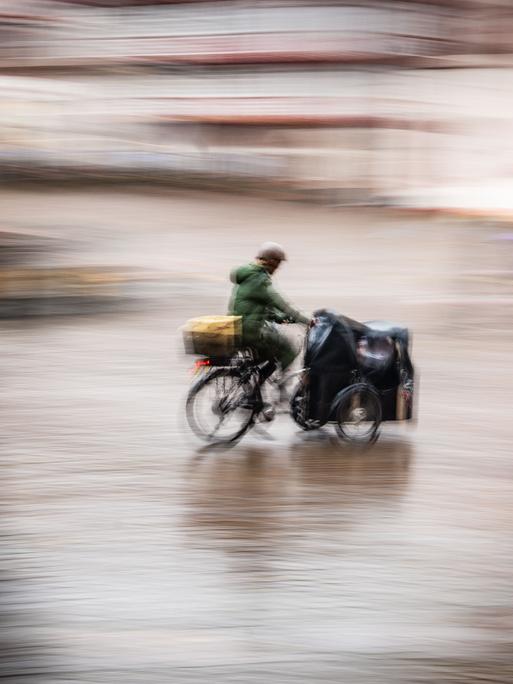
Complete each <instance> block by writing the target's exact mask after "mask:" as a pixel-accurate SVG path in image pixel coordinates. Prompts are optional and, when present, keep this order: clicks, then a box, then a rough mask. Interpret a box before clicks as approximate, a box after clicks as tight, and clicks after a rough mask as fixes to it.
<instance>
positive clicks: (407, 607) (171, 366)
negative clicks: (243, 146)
mask: <svg viewBox="0 0 513 684" xmlns="http://www.w3.org/2000/svg"><path fill="white" fill-rule="evenodd" d="M2 207H3V212H4V218H5V220H6V221H9V222H10V226H11V227H12V225H13V223H16V225H17V226H18V228H19V227H21V226H25V227H26V228H27V229H28V228H30V230H32V231H36V232H39V233H40V234H41V235H44V236H47V237H53V238H59V239H64V238H66V239H74V240H75V241H76V246H75V248H70V249H69V251H68V254H67V255H66V257H63V256H62V255H61V256H59V259H64V258H66V259H67V260H68V261H69V262H72V263H73V264H75V265H77V266H78V265H84V264H94V265H95V266H105V265H107V264H116V265H117V266H130V267H136V268H144V269H150V268H151V269H154V270H155V272H158V273H159V275H160V276H161V277H162V278H161V281H159V282H161V288H160V290H159V292H158V293H156V292H155V289H153V290H152V291H151V293H149V294H148V296H146V297H145V296H141V297H139V299H138V306H137V307H134V309H133V310H131V311H119V312H110V313H105V312H104V313H99V314H97V315H92V314H91V313H88V314H87V315H76V316H56V317H46V318H40V319H25V320H19V321H15V320H12V321H3V322H2V332H3V335H2V340H3V355H2V356H3V364H2V365H3V368H2V380H3V381H2V389H1V406H2V416H3V420H2V424H3V439H2V444H3V447H4V448H3V449H2V465H3V469H2V472H3V501H2V533H3V548H4V553H3V564H2V579H3V580H4V581H3V582H2V589H1V591H2V594H1V603H2V612H3V620H2V640H3V642H4V648H3V656H4V657H3V659H2V663H1V667H2V670H1V674H3V675H4V676H5V678H6V681H9V680H11V679H12V681H13V682H14V681H16V682H25V681H26V682H31V681H34V682H38V683H39V682H41V683H43V682H44V683H45V684H47V683H48V684H51V683H53V682H59V683H61V682H77V683H78V682H79V683H86V682H87V683H89V682H90V683H98V684H100V683H103V682H106V683H110V682H116V683H117V682H128V683H131V682H134V683H138V682H141V683H143V682H144V683H146V682H147V683H149V684H152V683H153V682H155V683H157V682H158V683H160V682H162V683H164V682H173V683H175V682H176V683H177V684H178V683H181V682H184V683H189V682H190V683H192V682H194V683H196V682H197V683H200V682H201V683H204V682H210V681H211V682H216V683H217V682H219V683H224V682H237V683H241V682H264V681H265V682H308V683H312V682H337V683H338V682H341V681H347V682H351V683H353V682H354V683H355V684H360V683H362V684H367V683H368V682H380V683H388V682H390V683H392V682H405V683H406V682H408V683H410V682H426V683H427V682H451V683H452V682H458V683H459V682H461V683H462V684H463V683H465V684H467V683H474V682H513V656H512V653H513V649H512V646H513V632H512V630H513V592H512V589H511V574H512V570H513V535H512V522H511V519H512V511H513V507H512V504H511V496H512V493H513V463H512V461H511V436H512V428H511V420H510V416H509V413H510V407H511V400H512V394H513V391H512V389H511V385H512V383H511V375H512V373H511V360H510V348H511V341H512V333H511V306H512V304H513V292H512V287H511V266H512V265H513V252H512V249H513V247H512V244H513V243H511V241H508V240H507V239H505V236H507V235H508V234H509V233H511V229H510V228H509V227H508V226H506V225H503V224H492V223H484V222H477V221H476V222H472V223H465V222H463V221H460V220H454V219H453V220H448V219H442V218H438V219H436V220H435V219H426V218H419V217H414V216H406V215H400V214H392V213H390V212H387V213H382V212H379V211H377V210H367V209H362V210H354V209H352V210H348V209H337V208H329V207H327V208H320V207H312V206H308V205H301V204H287V203H270V202H267V201H266V202H264V201H260V200H256V199H247V200H245V199H240V198H233V197H229V196H221V195H207V194H201V195H192V194H178V193H177V194H174V195H168V196H162V195H157V194H155V195H152V194H151V193H148V192H145V193H144V192H141V193H139V194H136V193H134V194H131V195H123V194H121V193H114V192H105V193H96V192H95V193H79V192H70V193H59V194H57V193H56V194H54V195H52V194H51V193H36V192H30V193H25V194H21V193H16V192H14V191H12V192H4V193H3V199H2ZM264 239H274V240H277V241H279V242H282V243H284V244H285V245H286V246H287V248H288V251H289V253H290V259H289V262H288V263H287V265H286V267H285V268H284V269H283V272H282V273H281V274H280V275H279V277H278V285H279V287H280V288H281V289H282V290H283V291H284V292H285V293H286V294H287V295H289V296H290V297H291V298H292V299H293V300H294V301H295V302H296V303H297V304H298V305H299V306H301V307H302V308H303V309H305V310H306V311H311V310H313V309H315V308H316V307H319V306H331V307H333V308H336V309H338V310H340V311H342V312H344V313H346V314H348V315H350V316H351V317H353V318H357V319H370V318H374V319H376V318H386V319H392V320H396V321H399V322H401V323H404V324H405V325H408V326H410V327H411V328H412V330H413V331H414V341H413V358H414V361H415V363H416V365H417V368H418V371H419V373H420V392H419V404H418V421H417V424H416V425H415V426H409V427H407V426H404V425H392V426H386V427H385V429H384V431H383V435H382V437H381V439H380V441H379V442H378V444H377V445H376V446H375V447H374V448H373V449H372V450H370V451H367V452H364V453H362V452H355V451H351V450H350V449H349V448H345V449H340V448H339V447H337V446H336V445H335V444H334V442H333V441H332V440H331V439H330V434H329V431H326V432H324V431H321V433H319V434H318V435H316V434H308V435H306V434H302V433H300V432H299V431H298V430H297V429H296V428H295V427H294V425H293V424H292V423H291V421H290V419H289V418H288V417H287V416H280V417H279V418H278V419H277V420H276V421H275V423H273V424H272V425H271V426H270V427H269V428H266V431H265V432H264V433H262V432H260V433H258V432H253V433H251V434H250V435H248V436H247V437H246V438H244V439H243V440H242V441H241V443H240V444H238V445H237V446H235V447H233V448H232V449H226V450H220V451H219V450H218V451H215V452H212V451H208V450H204V449H201V448H199V445H198V444H197V443H196V442H195V441H194V439H193V438H192V436H191V435H190V434H189V433H188V432H187V430H186V428H185V425H184V420H183V415H182V405H183V399H184V395H185V393H186V391H187V386H188V384H189V382H190V380H191V375H190V371H189V367H190V359H187V358H186V357H185V356H184V355H183V354H182V351H181V344H180V337H179V334H178V332H177V328H178V326H179V325H181V324H182V323H183V322H184V321H185V320H186V319H187V318H189V317H191V316H193V315H198V314H203V313H219V312H221V313H222V312H223V311H224V307H225V304H226V301H227V298H228V294H229V287H228V284H227V282H226V273H227V272H228V271H229V269H230V268H231V267H232V266H234V265H238V264H239V263H243V262H244V261H245V260H246V259H249V258H250V257H251V256H252V255H253V253H254V249H255V245H257V244H258V243H259V242H261V241H263V240H264ZM142 294H143V295H144V293H142ZM150 295H151V296H150ZM290 334H291V335H295V334H297V332H296V331H294V330H293V329H291V330H290Z"/></svg>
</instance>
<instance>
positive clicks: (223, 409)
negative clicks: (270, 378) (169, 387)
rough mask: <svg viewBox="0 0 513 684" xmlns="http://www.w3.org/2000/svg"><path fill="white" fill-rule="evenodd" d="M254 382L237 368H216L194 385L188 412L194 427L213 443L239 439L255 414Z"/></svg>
mask: <svg viewBox="0 0 513 684" xmlns="http://www.w3.org/2000/svg"><path fill="white" fill-rule="evenodd" d="M251 397H252V391H251V383H250V382H249V381H248V380H246V379H245V378H243V377H241V374H240V372H239V371H238V370H237V369H235V368H216V369H215V370H213V371H211V372H210V373H208V374H207V375H206V376H204V377H203V378H201V379H200V380H199V381H198V382H197V383H196V384H194V385H193V386H192V387H191V390H190V392H189V394H188V396H187V401H186V405H185V411H186V416H187V421H188V423H189V426H190V428H191V430H192V431H193V432H194V434H195V435H196V436H197V437H199V438H200V439H202V440H204V441H206V442H209V443H210V444H228V443H230V442H235V441H236V440H238V439H240V438H241V437H242V436H243V435H244V433H245V432H247V430H249V428H250V427H251V425H252V424H253V421H254V416H255V409H256V407H255V402H254V401H252V399H251Z"/></svg>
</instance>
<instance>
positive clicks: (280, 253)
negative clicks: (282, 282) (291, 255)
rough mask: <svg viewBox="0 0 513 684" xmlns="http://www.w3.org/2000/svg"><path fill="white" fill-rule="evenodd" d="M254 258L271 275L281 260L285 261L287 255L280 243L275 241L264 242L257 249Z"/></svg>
mask: <svg viewBox="0 0 513 684" xmlns="http://www.w3.org/2000/svg"><path fill="white" fill-rule="evenodd" d="M256 259H257V261H258V263H260V264H262V266H263V267H264V268H265V270H266V271H267V272H268V273H270V274H271V275H272V274H273V273H274V272H275V271H276V269H277V268H278V266H279V265H280V264H281V262H282V261H286V259H287V257H286V256H285V252H284V250H283V247H282V246H281V245H278V244H277V243H276V242H264V244H263V245H261V247H260V249H259V250H258V254H257V255H256Z"/></svg>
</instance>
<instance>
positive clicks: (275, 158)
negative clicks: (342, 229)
mask: <svg viewBox="0 0 513 684" xmlns="http://www.w3.org/2000/svg"><path fill="white" fill-rule="evenodd" d="M512 26H513V6H512V5H511V3H509V2H506V1H504V2H499V1H498V0H489V1H484V0H483V1H481V2H478V1H477V0H452V1H450V0H446V1H445V2H444V1H442V0H440V1H437V0H430V1H429V2H428V1H424V2H415V1H412V2H391V1H386V0H385V1H383V2H380V1H379V0H374V1H372V0H367V1H366V2H354V1H353V2H344V1H343V0H342V1H331V2H330V1H328V0H326V1H321V2H307V1H301V0H276V1H274V2H272V1H268V0H261V1H259V2H248V1H244V0H232V1H230V0H224V1H215V0H210V1H209V2H200V1H198V0H196V1H189V2H186V1H184V2H164V1H163V0H161V1H160V2H155V1H154V2H148V1H146V2H143V1H142V0H139V1H136V0H132V1H127V2H122V1H121V0H110V1H107V0H105V1H101V0H95V1H93V0H91V1H89V2H86V1H82V0H73V1H68V2H64V1H59V2H57V1H54V2H50V1H49V0H48V1H44V0H41V1H37V0H17V1H15V0H0V36H1V41H0V88H1V94H2V97H1V101H2V105H1V109H0V170H1V172H2V174H3V175H4V177H5V176H6V175H7V176H12V175H15V176H17V175H20V174H22V175H27V174H29V175H32V176H35V177H37V178H63V179H64V178H73V177H78V178H84V177H92V178H107V177H111V176H112V177H116V178H120V177H121V178H135V179H144V178H150V179H162V180H170V181H174V182H185V183H188V184H191V183H192V184H194V183H203V184H204V183H209V182H214V183H217V184H218V183H222V184H223V185H225V184H226V183H232V184H234V187H240V186H241V184H242V186H243V187H257V188H261V189H267V190H273V191H283V190H286V191H294V192H296V193H299V194H300V195H308V196H316V195H321V196H322V197H327V198H329V199H330V200H334V201H337V202H349V203H358V202H364V203H367V202H378V203H380V202H383V203H392V204H395V203H411V202H413V203H414V202H416V201H417V200H418V198H420V197H422V198H423V199H422V200H418V201H421V202H424V203H425V202H428V203H435V204H436V203H437V202H438V203H440V202H443V201H444V199H443V198H444V193H446V192H447V188H450V187H455V186H456V187H457V186H460V185H468V184H472V183H474V182H475V181H477V180H478V181H479V183H480V184H482V183H486V182H491V181H494V182H495V181H497V180H498V179H502V180H504V181H507V179H508V178H509V174H510V159H511V151H512V150H511V146H512V142H511V141H512V140H513V136H512V135H511V133H512V128H513V118H512V116H511V114H510V111H511V108H510V107H509V104H510V99H511V97H512V96H511V94H510V93H511V92H513V90H512V88H511V87H510V85H511V84H512V82H513V70H512V69H511V65H512V64H513V62H512V59H511V52H512V40H511V27H512Z"/></svg>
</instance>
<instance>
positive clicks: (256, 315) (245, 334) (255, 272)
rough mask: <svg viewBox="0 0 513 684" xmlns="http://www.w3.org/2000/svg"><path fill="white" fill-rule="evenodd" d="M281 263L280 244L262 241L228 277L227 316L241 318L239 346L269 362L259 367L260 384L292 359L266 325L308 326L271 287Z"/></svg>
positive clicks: (293, 354)
mask: <svg viewBox="0 0 513 684" xmlns="http://www.w3.org/2000/svg"><path fill="white" fill-rule="evenodd" d="M285 260H286V256H285V252H284V251H283V248H282V247H281V246H280V245H278V244H276V243H275V242H265V243H264V244H263V245H262V246H261V247H260V249H259V251H258V254H257V256H256V259H255V261H254V262H253V263H250V264H248V265H246V266H241V267H239V268H236V269H234V270H233V271H232V272H231V274H230V279H231V281H232V282H233V283H234V288H233V293H232V297H231V300H230V304H229V311H228V313H229V314H230V315H234V316H242V340H243V343H244V344H245V345H246V346H248V347H250V348H251V349H253V350H254V351H255V352H256V353H257V355H258V359H259V361H269V363H267V364H265V366H264V367H262V371H261V382H262V383H263V382H264V381H265V380H266V379H267V378H268V377H270V376H271V375H272V373H273V372H274V371H275V370H276V368H277V363H278V364H279V365H280V366H281V368H282V370H283V371H284V370H285V369H286V368H288V367H289V366H290V364H291V363H292V362H293V361H294V359H295V357H296V352H295V351H294V349H293V348H292V345H291V344H290V342H289V341H288V340H287V338H286V337H284V336H283V335H280V333H279V332H278V331H277V330H276V328H275V327H274V326H271V325H269V323H271V322H272V323H289V322H290V323H303V324H305V325H307V324H308V323H309V319H308V318H306V317H305V316H303V314H301V313H300V312H299V311H297V310H296V309H294V308H293V307H292V306H291V305H290V304H289V303H288V302H286V301H285V299H283V297H282V296H281V295H280V294H278V292H276V290H275V289H274V288H273V286H272V280H271V276H272V275H273V273H274V272H275V271H276V269H277V268H278V267H279V266H280V264H281V262H282V261H285Z"/></svg>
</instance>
